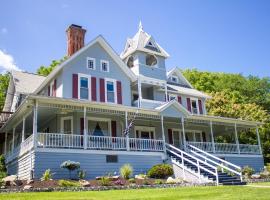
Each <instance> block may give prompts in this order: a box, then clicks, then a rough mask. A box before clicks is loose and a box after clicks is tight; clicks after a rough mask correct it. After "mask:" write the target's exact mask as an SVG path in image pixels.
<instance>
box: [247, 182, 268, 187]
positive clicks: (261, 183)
mask: <svg viewBox="0 0 270 200" xmlns="http://www.w3.org/2000/svg"><path fill="white" fill-rule="evenodd" d="M249 185H262V186H270V182H259V183H249Z"/></svg>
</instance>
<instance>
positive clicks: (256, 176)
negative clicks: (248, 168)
mask: <svg viewBox="0 0 270 200" xmlns="http://www.w3.org/2000/svg"><path fill="white" fill-rule="evenodd" d="M260 177H261V176H260V174H252V175H251V178H252V179H257V178H260Z"/></svg>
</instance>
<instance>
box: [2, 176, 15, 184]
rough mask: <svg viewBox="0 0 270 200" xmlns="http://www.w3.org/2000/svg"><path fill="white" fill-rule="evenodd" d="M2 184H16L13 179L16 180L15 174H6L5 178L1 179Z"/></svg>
mask: <svg viewBox="0 0 270 200" xmlns="http://www.w3.org/2000/svg"><path fill="white" fill-rule="evenodd" d="M2 180H3V182H4V184H5V185H6V186H11V185H14V186H16V185H17V184H16V183H15V181H16V180H17V176H16V175H11V176H7V177H5V178H3V179H2Z"/></svg>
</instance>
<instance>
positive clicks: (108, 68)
mask: <svg viewBox="0 0 270 200" xmlns="http://www.w3.org/2000/svg"><path fill="white" fill-rule="evenodd" d="M103 63H106V64H107V71H104V70H103V68H102V64H103ZM100 71H102V72H110V63H109V61H107V60H100Z"/></svg>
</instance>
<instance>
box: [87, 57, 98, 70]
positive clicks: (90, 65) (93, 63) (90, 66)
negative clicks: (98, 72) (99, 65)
mask: <svg viewBox="0 0 270 200" xmlns="http://www.w3.org/2000/svg"><path fill="white" fill-rule="evenodd" d="M86 62H87V63H86V64H87V69H93V70H95V69H96V59H95V58H89V57H88V58H87V59H86Z"/></svg>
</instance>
